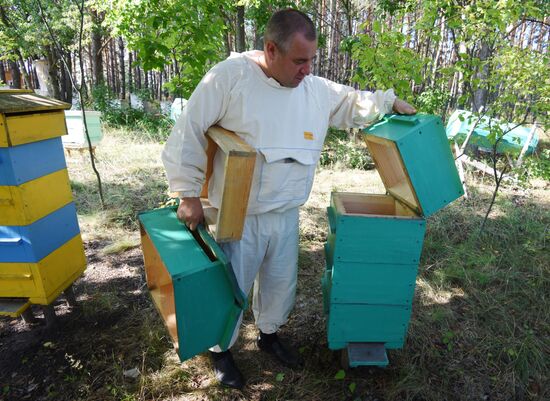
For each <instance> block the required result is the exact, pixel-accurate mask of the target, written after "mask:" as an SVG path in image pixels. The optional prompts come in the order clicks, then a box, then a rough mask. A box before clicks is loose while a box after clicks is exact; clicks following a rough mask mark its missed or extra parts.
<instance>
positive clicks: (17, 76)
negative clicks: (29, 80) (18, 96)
mask: <svg viewBox="0 0 550 401" xmlns="http://www.w3.org/2000/svg"><path fill="white" fill-rule="evenodd" d="M8 68H9V70H10V72H11V82H12V83H11V87H12V88H15V89H21V73H20V72H19V67H18V66H17V63H16V62H15V61H13V60H8Z"/></svg>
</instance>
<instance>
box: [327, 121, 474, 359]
mask: <svg viewBox="0 0 550 401" xmlns="http://www.w3.org/2000/svg"><path fill="white" fill-rule="evenodd" d="M366 133H367V135H366V136H365V140H366V142H367V146H368V147H369V150H370V153H371V155H372V157H373V159H374V162H375V164H376V167H377V169H378V172H379V173H380V176H381V178H382V181H383V183H384V186H385V187H386V190H387V194H385V195H371V194H356V193H333V194H332V196H331V206H330V207H329V208H328V217H329V235H328V239H327V243H326V245H325V251H326V252H325V254H326V261H327V263H326V267H327V269H326V271H325V273H324V276H323V280H322V285H323V295H324V306H325V313H326V314H327V325H328V330H327V334H328V343H329V348H331V349H344V348H347V352H348V358H349V363H350V365H351V366H359V365H379V366H384V365H387V363H388V360H387V356H386V352H385V350H386V349H394V348H401V347H402V346H403V343H404V341H405V336H406V333H407V327H408V323H409V319H410V315H411V304H412V300H413V295H414V288H415V282H416V273H417V269H418V263H419V259H420V254H421V251H422V243H423V239H424V233H425V229H426V222H425V218H426V217H427V216H429V215H431V214H433V213H435V212H436V211H437V210H439V209H441V208H442V207H444V206H445V205H446V204H448V203H450V202H452V201H453V200H455V199H456V198H458V197H460V196H461V195H462V194H463V189H462V185H461V182H460V179H459V177H458V173H457V171H456V167H455V164H454V160H453V157H452V155H451V152H450V148H449V144H448V142H447V138H446V136H445V131H444V129H443V125H442V122H441V120H440V119H439V118H438V117H435V116H429V115H416V116H390V117H387V118H386V119H385V120H383V121H382V122H380V123H378V124H376V125H374V126H373V127H371V128H370V129H368V130H367V131H366Z"/></svg>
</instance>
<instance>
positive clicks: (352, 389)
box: [348, 382, 357, 394]
mask: <svg viewBox="0 0 550 401" xmlns="http://www.w3.org/2000/svg"><path fill="white" fill-rule="evenodd" d="M356 387H357V384H355V382H351V383H350V384H349V386H348V388H349V391H350V392H351V393H352V394H353V393H354V392H355V388H356Z"/></svg>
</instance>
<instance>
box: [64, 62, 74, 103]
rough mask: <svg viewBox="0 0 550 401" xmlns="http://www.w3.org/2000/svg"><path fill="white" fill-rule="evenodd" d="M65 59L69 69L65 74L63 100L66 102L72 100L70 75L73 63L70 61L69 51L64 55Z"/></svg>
mask: <svg viewBox="0 0 550 401" xmlns="http://www.w3.org/2000/svg"><path fill="white" fill-rule="evenodd" d="M65 57H66V60H67V68H68V69H69V71H68V72H67V73H66V74H65V88H66V89H65V101H66V102H67V103H71V104H72V102H73V85H72V82H71V75H72V73H73V64H72V63H71V59H72V55H71V52H70V51H67V55H66V56H65ZM63 71H65V68H63Z"/></svg>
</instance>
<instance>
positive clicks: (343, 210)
mask: <svg viewBox="0 0 550 401" xmlns="http://www.w3.org/2000/svg"><path fill="white" fill-rule="evenodd" d="M332 201H333V204H334V207H335V209H336V210H337V212H338V213H339V214H341V215H346V216H364V217H377V216H379V217H388V216H391V217H414V218H418V217H419V216H418V215H417V214H416V212H415V211H413V210H412V209H410V208H409V207H408V206H405V205H402V204H401V203H400V202H399V201H397V200H396V199H395V198H394V197H393V196H392V195H379V194H361V193H353V192H333V193H332Z"/></svg>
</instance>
